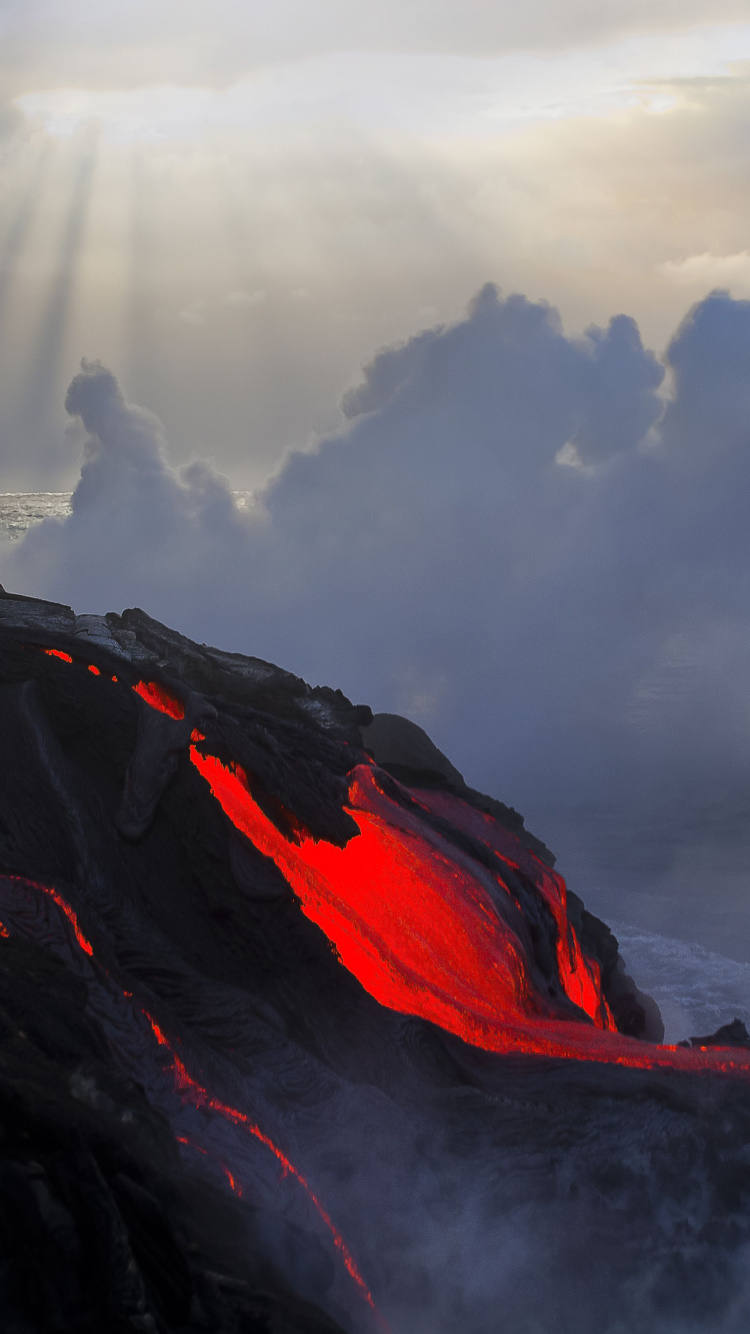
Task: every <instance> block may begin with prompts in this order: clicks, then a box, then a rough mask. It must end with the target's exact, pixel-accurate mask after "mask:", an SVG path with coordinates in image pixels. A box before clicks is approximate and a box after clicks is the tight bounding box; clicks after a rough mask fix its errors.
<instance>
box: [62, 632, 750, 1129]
mask: <svg viewBox="0 0 750 1334" xmlns="http://www.w3.org/2000/svg"><path fill="white" fill-rule="evenodd" d="M46 652H49V653H56V652H57V650H50V649H48V650H46ZM57 656H59V657H64V658H65V659H66V660H67V661H71V659H70V658H69V656H68V655H66V654H61V653H58V654H57ZM133 689H134V690H136V691H137V693H138V694H139V695H140V696H141V698H142V699H144V700H145V701H146V702H147V703H148V704H150V705H151V706H152V707H153V708H155V709H158V710H160V711H161V712H162V713H167V714H169V716H170V717H172V718H183V717H184V716H185V710H184V706H183V705H182V703H181V702H180V700H179V699H177V698H176V696H174V695H173V694H172V693H171V691H169V690H167V689H166V688H165V687H164V686H161V685H159V684H157V683H156V682H147V681H140V682H139V683H138V684H137V685H136V686H134V687H133ZM199 740H202V734H200V733H198V732H195V731H194V732H193V735H192V742H193V744H192V745H191V749H190V755H191V759H192V761H193V764H194V765H195V766H196V768H197V769H198V771H199V773H201V774H202V775H203V777H204V778H205V779H206V781H207V782H208V784H209V786H210V788H211V791H212V792H213V794H214V796H215V797H216V798H217V800H218V801H219V802H220V804H221V806H222V807H223V809H224V811H225V812H226V814H227V815H228V816H229V818H230V819H231V820H232V822H233V823H234V824H235V826H236V827H237V828H238V829H239V830H240V831H241V832H242V833H243V834H245V835H246V836H247V837H248V838H249V839H250V840H251V841H252V842H253V843H254V844H255V846H256V847H257V848H259V849H260V851H261V852H263V853H265V855H266V856H268V857H271V858H272V859H273V861H275V862H276V865H277V866H278V867H279V869H280V870H281V871H282V873H283V875H284V876H285V878H286V879H287V881H288V882H289V884H290V885H291V887H292V889H293V890H294V892H295V893H296V894H297V895H298V897H299V899H300V902H301V904H302V908H303V911H304V912H305V913H306V914H307V916H308V917H309V918H310V919H311V920H312V921H314V922H315V923H316V924H317V925H318V926H320V927H321V928H322V930H323V931H324V932H325V934H326V935H327V936H328V939H329V940H330V941H331V942H332V944H333V945H334V947H335V948H336V950H337V952H338V955H339V958H340V959H341V961H342V963H343V964H344V965H345V967H347V968H348V969H349V970H350V972H352V973H353V974H354V976H355V977H357V978H358V979H359V981H360V982H361V983H362V985H363V986H364V987H365V989H366V990H367V991H369V992H370V994H371V995H372V996H374V997H375V999H376V1000H378V1001H379V1002H380V1003H381V1004H382V1005H386V1006H388V1007H389V1008H390V1009H393V1010H398V1011H400V1012H401V1013H403V1014H412V1015H415V1016H418V1017H420V1018H423V1019H427V1020H430V1021H431V1022H432V1023H435V1024H437V1025H439V1026H441V1027H442V1028H445V1029H446V1030H447V1031H448V1032H450V1033H453V1034H455V1035H456V1036H457V1037H460V1038H463V1040H464V1041H466V1042H469V1043H472V1044H474V1045H475V1046H478V1047H482V1048H484V1049H485V1050H487V1051H495V1052H499V1053H505V1054H509V1053H517V1054H518V1053H528V1054H535V1055H540V1056H552V1057H563V1058H568V1059H574V1060H586V1061H606V1062H612V1063H615V1064H618V1065H625V1066H631V1067H636V1068H643V1069H652V1068H655V1067H662V1066H663V1067H667V1068H673V1069H674V1068H677V1069H683V1070H711V1071H715V1072H720V1073H743V1074H747V1073H749V1072H750V1051H746V1050H744V1049H742V1048H708V1049H704V1048H701V1049H696V1048H691V1049H688V1048H684V1047H674V1046H662V1047H659V1046H656V1045H654V1044H651V1043H645V1042H639V1041H637V1040H636V1039H633V1038H626V1037H624V1036H623V1035H622V1034H620V1033H618V1032H617V1031H616V1029H615V1025H614V1021H613V1019H612V1015H611V1014H610V1012H609V1007H608V1006H607V1003H606V1000H605V998H604V996H603V995H602V989H601V977H600V974H599V968H598V965H597V964H596V962H595V961H594V960H592V959H587V958H586V957H585V955H584V953H583V951H582V949H581V945H580V941H579V940H578V937H577V935H576V932H575V931H574V929H573V927H572V925H571V923H570V922H569V920H568V914H567V903H566V889H565V882H564V880H563V879H562V877H561V876H558V875H556V874H555V873H554V872H552V871H550V870H549V868H547V867H545V866H544V864H543V863H542V862H540V861H539V859H538V858H536V857H534V855H533V853H531V852H529V850H528V849H526V848H524V847H523V845H522V844H521V843H520V842H519V840H518V839H517V838H515V836H514V835H513V834H511V833H510V832H509V831H508V830H506V829H503V828H502V826H500V825H498V823H497V822H496V821H495V820H494V818H493V817H492V816H491V815H487V814H484V813H483V812H480V811H476V810H475V809H474V808H473V807H471V806H469V805H468V804H467V803H466V802H464V801H462V800H461V798H460V797H458V796H456V795H454V794H449V793H441V792H434V791H422V792H420V793H419V794H418V796H419V800H420V801H421V804H422V805H423V806H424V807H425V808H427V809H429V810H432V811H434V812H435V813H436V814H440V815H443V816H444V817H445V818H447V819H449V820H450V821H451V822H452V823H453V824H454V825H456V826H457V827H458V828H459V829H464V830H466V831H467V832H470V833H471V834H472V835H473V836H474V837H477V838H480V839H481V840H482V841H483V842H484V843H485V845H486V846H487V847H489V848H491V849H492V851H493V852H494V854H495V856H496V858H497V861H498V868H497V874H496V883H497V886H498V887H499V888H500V889H501V890H502V891H504V892H506V893H507V892H509V891H508V887H507V885H506V884H505V883H504V881H503V878H502V872H503V866H506V867H509V868H511V869H512V870H516V871H517V870H522V871H524V872H525V873H526V874H528V875H530V876H531V878H532V879H533V881H534V884H535V885H536V887H537V889H538V890H539V892H540V893H541V894H542V896H543V898H544V899H545V901H546V902H547V904H548V906H549V908H550V911H551V912H552V914H553V916H554V919H555V922H556V925H557V934H558V942H557V955H558V968H559V973H560V980H561V982H562V985H563V988H564V990H565V992H566V994H567V995H568V997H569V998H570V999H571V1000H573V1001H574V1002H575V1003H576V1004H577V1005H578V1006H579V1007H580V1009H581V1010H582V1011H583V1012H584V1013H585V1014H586V1015H588V1016H589V1018H590V1020H591V1023H585V1022H581V1023H576V1022H575V1021H573V1020H570V1019H566V1018H561V1017H560V1015H559V1013H555V1010H554V1006H553V1005H552V1003H551V1002H549V1001H548V1000H547V999H546V998H545V997H544V996H541V995H540V994H539V993H538V992H537V991H536V990H535V989H534V987H533V986H532V984H531V981H530V977H529V970H528V965H527V960H526V958H525V955H524V951H523V948H522V946H521V943H520V941H519V939H518V938H517V937H516V936H515V934H514V932H513V931H512V930H511V929H510V927H509V926H508V925H507V924H506V923H505V922H504V921H503V920H502V917H501V916H500V914H499V912H498V910H497V909H496V907H495V905H494V903H493V901H492V897H491V895H490V894H489V891H488V889H487V887H486V884H485V883H483V881H482V878H481V875H480V874H479V873H478V869H477V867H476V865H473V864H472V861H471V858H470V857H468V856H466V855H464V854H462V853H460V852H458V851H457V850H456V848H455V847H453V846H452V845H450V844H449V843H448V842H447V841H446V840H444V839H442V838H441V836H440V835H439V834H437V833H436V832H435V831H434V830H432V829H431V828H430V827H429V826H428V825H427V824H426V823H425V822H424V821H421V820H420V819H419V817H418V815H415V814H413V813H412V812H410V811H408V810H406V809H405V808H403V807H401V806H400V805H399V804H398V803H396V802H395V801H392V800H391V799H390V798H388V797H386V796H385V794H384V793H383V792H382V791H381V790H380V789H379V787H378V786H377V783H376V782H375V779H374V766H373V765H371V764H369V763H365V764H361V765H359V766H358V767H357V768H356V769H355V770H354V771H353V773H352V774H351V776H350V788H349V799H350V805H349V806H348V807H347V809H348V811H349V813H350V815H351V816H352V817H353V819H354V821H355V823H356V824H357V827H358V829H359V834H358V835H355V836H354V837H353V838H351V839H350V840H349V842H348V843H347V844H346V846H345V847H343V848H339V847H336V846H335V845H334V844H331V843H327V842H325V841H322V840H320V841H316V840H315V839H313V838H312V837H311V836H310V835H309V834H308V833H307V831H305V830H304V829H303V828H301V827H300V826H299V825H298V824H297V822H295V821H294V820H292V821H291V823H290V826H289V828H290V831H291V832H290V833H289V836H286V835H285V834H282V833H281V831H280V830H279V829H278V828H277V827H276V825H275V824H274V823H273V821H272V820H270V819H269V818H268V816H267V815H265V813H264V812H263V810H262V809H261V807H260V806H259V805H258V803H257V802H256V801H255V799H254V798H253V796H252V794H251V792H250V787H249V784H248V780H247V776H246V775H245V774H244V772H243V771H242V769H240V768H239V767H238V766H236V765H231V766H226V765H224V764H222V762H221V761H220V760H218V759H216V758H215V757H214V756H211V755H203V754H202V753H201V751H199V750H198V749H197V746H196V742H197V741H199ZM89 949H90V947H89ZM205 1096H206V1097H208V1095H207V1094H206V1095H205ZM274 1151H275V1150H274Z"/></svg>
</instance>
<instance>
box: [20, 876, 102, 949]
mask: <svg viewBox="0 0 750 1334" xmlns="http://www.w3.org/2000/svg"><path fill="white" fill-rule="evenodd" d="M3 879H4V880H10V881H12V882H13V883H14V884H19V885H29V886H30V887H31V888H32V889H37V890H39V892H40V894H46V895H47V897H48V898H50V899H52V901H53V902H54V903H56V904H57V906H58V908H59V909H60V911H61V912H63V913H64V914H65V916H66V917H67V919H68V921H69V922H70V925H71V926H72V928H73V932H74V935H75V938H76V940H77V941H78V944H79V945H80V947H81V949H82V950H83V952H84V954H88V955H89V957H90V958H93V955H94V950H93V946H92V945H91V942H90V941H89V940H87V939H86V937H85V936H84V934H83V932H82V930H81V928H80V926H79V925H78V918H77V916H76V914H75V912H74V911H73V909H72V908H71V906H70V904H69V903H68V902H67V901H66V900H65V899H64V898H63V896H62V894H58V892H57V890H56V889H53V888H52V886H51V885H42V884H40V883H39V881H38V880H29V879H28V877H27V876H24V875H5V874H4V875H3ZM5 934H6V935H7V934H8V933H7V932H5Z"/></svg>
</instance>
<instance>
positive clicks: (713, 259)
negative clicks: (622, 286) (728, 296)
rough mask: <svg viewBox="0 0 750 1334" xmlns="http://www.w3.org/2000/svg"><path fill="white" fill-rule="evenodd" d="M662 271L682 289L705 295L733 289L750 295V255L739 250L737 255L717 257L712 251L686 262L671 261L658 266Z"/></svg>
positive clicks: (688, 257) (680, 260)
mask: <svg viewBox="0 0 750 1334" xmlns="http://www.w3.org/2000/svg"><path fill="white" fill-rule="evenodd" d="M658 269H659V271H660V272H661V273H662V274H663V275H664V277H665V278H668V279H669V281H670V282H673V283H674V284H675V285H676V286H678V287H682V288H688V289H690V288H691V287H692V288H697V290H698V292H699V293H700V294H701V295H702V294H703V292H705V291H706V290H707V289H708V290H710V289H711V288H715V287H721V288H732V290H733V291H735V292H737V291H739V292H741V293H742V295H743V296H744V295H745V294H746V293H748V292H750V252H748V251H747V250H740V251H738V252H737V254H735V255H714V254H712V252H711V251H710V250H706V251H704V252H703V253H702V254H700V255H688V256H687V257H686V258H685V259H674V260H672V259H668V260H665V261H664V262H663V263H662V264H659V265H658Z"/></svg>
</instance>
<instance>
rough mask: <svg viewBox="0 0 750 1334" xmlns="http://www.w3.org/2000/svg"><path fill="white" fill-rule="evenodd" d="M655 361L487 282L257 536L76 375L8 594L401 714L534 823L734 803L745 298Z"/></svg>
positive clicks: (276, 483)
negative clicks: (77, 433) (63, 475)
mask: <svg viewBox="0 0 750 1334" xmlns="http://www.w3.org/2000/svg"><path fill="white" fill-rule="evenodd" d="M665 363H666V367H665V365H663V364H661V363H660V361H659V360H658V359H657V358H656V357H655V356H654V355H653V354H652V353H650V352H648V351H646V350H645V349H644V348H643V346H642V343H641V339H640V335H639V331H638V328H637V326H636V324H635V323H634V321H633V320H631V319H629V318H628V317H626V316H624V315H619V316H617V317H616V318H615V319H613V320H612V321H611V323H610V324H609V326H608V328H606V329H599V328H592V329H590V330H589V331H588V332H587V333H586V334H585V335H584V336H583V337H581V338H573V337H569V336H567V335H566V334H565V333H564V332H563V330H562V328H561V325H560V321H559V319H558V316H557V314H556V312H555V311H554V310H553V309H551V308H550V307H549V306H547V305H546V304H543V303H533V302H530V301H528V300H527V299H526V298H524V297H522V296H510V297H508V298H501V297H500V295H499V294H498V292H497V291H496V289H495V288H494V287H489V286H488V287H487V288H485V289H484V290H483V291H481V292H480V293H479V295H478V296H477V297H476V298H475V300H474V301H473V302H472V304H471V306H470V308H469V311H468V314H467V317H466V319H465V320H463V321H462V322H460V323H458V324H456V325H453V326H450V327H442V328H437V329H432V330H429V331H427V332H423V333H420V334H418V335H417V336H416V337H414V338H413V339H411V340H410V341H409V342H407V343H406V344H404V345H403V346H399V347H395V348H389V349H387V350H385V351H383V352H381V353H380V354H379V355H378V356H376V357H375V359H374V361H373V362H372V363H371V364H370V365H369V366H368V367H367V368H366V370H365V373H364V379H363V382H362V384H361V385H360V386H359V387H357V388H356V389H352V390H350V391H349V392H348V393H347V394H346V396H345V398H344V409H345V412H346V415H347V419H348V424H347V426H346V428H345V429H343V430H342V431H341V432H340V433H339V434H337V435H335V436H333V437H331V438H328V439H325V440H323V441H322V442H321V443H320V445H319V447H318V448H317V450H316V451H315V452H313V453H295V454H292V455H291V456H290V457H288V458H287V460H286V462H285V464H284V466H283V467H282V468H281V470H280V472H279V473H278V474H277V476H276V477H275V478H274V479H273V480H272V481H271V482H270V484H269V485H268V486H267V487H266V489H265V491H264V493H263V494H262V495H259V496H257V497H256V503H255V506H254V508H253V509H251V510H250V512H248V513H245V512H244V511H242V510H240V509H238V507H237V506H236V505H235V503H234V501H233V498H232V494H231V490H230V484H229V482H228V481H227V480H226V479H225V478H222V477H220V476H219V475H217V473H216V472H215V471H213V470H212V469H211V468H210V467H208V466H207V465H206V464H203V463H194V464H192V465H191V466H189V467H188V468H186V469H183V470H182V471H176V470H174V469H173V468H172V467H171V466H170V464H169V462H168V458H167V454H166V451H165V445H164V441H163V439H162V432H161V429H160V426H159V423H158V422H157V421H156V419H155V418H153V417H152V416H150V415H149V414H148V413H147V412H145V411H144V410H143V409H142V408H139V407H135V406H133V405H132V404H130V403H128V402H127V400H126V398H125V397H124V395H123V392H122V391H121V389H120V388H119V386H118V384H117V381H116V379H115V377H114V376H113V375H112V374H111V373H110V372H109V371H108V370H106V369H104V368H103V367H102V366H101V365H99V364H98V363H95V362H94V363H84V365H83V369H82V371H81V374H80V375H78V376H77V377H76V378H75V380H74V381H73V383H72V385H71V386H70V390H69V393H68V398H67V408H68V411H69V412H70V413H71V414H73V415H74V416H78V417H80V418H81V420H82V422H83V425H84V427H85V430H86V433H87V438H86V445H85V457H84V461H83V466H82V470H81V479H80V482H79V485H78V488H77V490H76V492H75V496H74V499H73V512H72V514H71V515H70V517H69V518H67V519H66V520H64V521H52V520H50V521H47V522H45V523H43V524H41V525H40V526H39V527H38V528H36V529H35V530H33V531H31V532H30V533H29V534H28V535H27V537H26V538H25V540H24V541H23V542H22V543H21V544H19V546H18V548H17V549H16V550H15V551H14V552H13V553H12V555H10V556H6V557H5V559H4V563H3V569H2V579H3V581H4V582H5V583H6V585H7V586H8V587H10V588H13V589H17V590H23V591H25V592H29V593H35V594H37V595H42V596H49V597H53V598H56V599H62V600H65V601H68V602H70V603H71V604H73V605H75V607H76V609H77V610H78V611H88V610H90V611H101V610H106V609H116V610H120V609H121V608H122V607H123V606H130V605H133V604H140V605H141V606H143V607H144V608H145V609H146V610H147V611H149V612H150V613H151V614H152V615H155V616H156V617H158V618H160V619H163V620H165V621H167V622H169V623H170V624H171V625H175V626H178V627H180V628H181V629H183V630H184V631H185V632H186V633H188V634H190V635H192V636H194V637H196V638H199V639H203V640H206V641H212V642H214V643H218V644H220V645H221V646H222V647H226V648H234V649H238V650H242V651H245V652H250V653H253V654H255V655H257V656H260V657H265V658H268V659H271V660H273V661H276V662H279V663H281V664H282V665H283V666H285V667H287V668H289V669H291V670H294V671H296V672H298V673H299V674H300V675H302V676H304V677H305V678H306V679H308V680H310V681H312V682H320V683H322V682H325V683H327V684H331V685H334V686H341V687H342V689H344V691H346V693H347V694H349V695H350V696H351V697H353V698H354V699H356V700H357V701H367V702H369V703H371V704H372V705H373V707H374V708H375V709H380V710H390V711H396V712H401V713H405V714H408V715H410V716H411V717H413V718H414V719H415V720H416V721H418V722H420V723H421V724H422V725H423V726H425V727H426V728H427V730H428V731H429V732H430V733H431V735H432V736H433V737H434V739H435V740H436V741H437V742H438V744H439V745H440V746H441V748H442V749H443V750H445V751H446V752H447V753H448V754H449V755H450V756H451V758H452V759H453V760H454V762H455V763H456V764H457V765H458V766H459V768H462V769H463V770H464V772H465V775H466V777H467V779H468V780H469V781H471V782H473V783H474V784H475V785H477V786H481V787H483V788H485V789H486V790H490V791H493V792H494V793H495V794H496V795H498V796H501V797H503V796H504V797H506V798H507V799H509V800H511V801H513V802H514V803H516V804H517V805H520V806H521V807H522V808H523V805H524V803H527V804H528V803H532V804H533V803H534V802H537V801H539V800H547V799H550V798H554V796H555V794H560V793H561V792H564V794H565V797H566V799H568V800H571V799H573V798H576V797H580V798H581V799H582V800H583V799H585V798H586V797H588V796H590V795H591V794H597V795H601V794H602V793H604V794H607V795H609V796H610V797H611V798H613V799H615V798H619V797H620V796H621V795H622V793H624V792H626V791H627V792H630V793H632V794H636V795H638V796H640V797H643V798H644V799H646V800H647V799H649V797H650V796H651V795H652V794H653V793H654V792H655V791H659V792H661V793H664V792H665V791H671V792H673V793H674V795H675V796H679V795H680V794H681V793H682V792H684V791H685V790H686V789H687V788H691V787H692V788H704V789H705V788H706V787H710V786H711V785H712V784H716V783H718V782H720V781H721V782H722V783H724V782H726V781H734V782H739V781H740V780H741V779H744V777H745V776H746V774H747V771H748V768H749V767H750V766H749V765H748V756H749V755H750V707H748V700H747V682H748V680H749V679H750V605H749V604H748V592H747V590H748V573H749V571H748V562H749V560H750V529H749V528H748V522H747V495H748V484H749V483H750V451H749V448H748V447H749V446H750V411H749V409H750V375H749V372H750V303H748V302H744V301H735V300H732V299H731V298H730V296H729V295H728V294H726V293H724V292H714V293H712V294H711V295H710V296H709V297H708V298H707V299H706V300H705V301H703V302H702V303H701V304H700V305H698V306H697V307H696V308H695V309H694V310H693V311H691V312H690V314H689V315H688V316H687V318H686V320H685V322H684V323H683V325H682V327H681V328H680V329H679V330H678V331H677V333H676V334H675V336H674V338H673V340H672V342H671V344H670V346H669V348H668V350H667V353H666V357H665ZM665 369H666V371H667V372H668V374H667V375H666V376H665Z"/></svg>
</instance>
